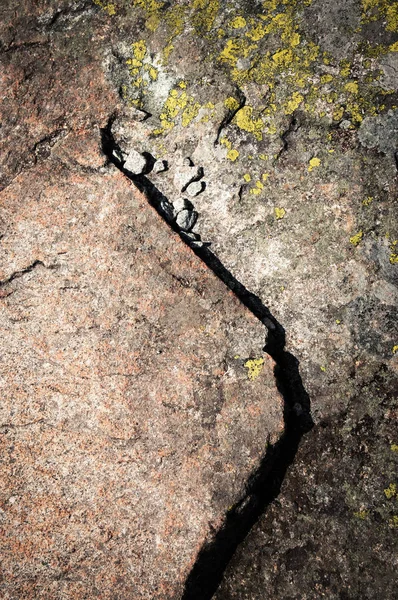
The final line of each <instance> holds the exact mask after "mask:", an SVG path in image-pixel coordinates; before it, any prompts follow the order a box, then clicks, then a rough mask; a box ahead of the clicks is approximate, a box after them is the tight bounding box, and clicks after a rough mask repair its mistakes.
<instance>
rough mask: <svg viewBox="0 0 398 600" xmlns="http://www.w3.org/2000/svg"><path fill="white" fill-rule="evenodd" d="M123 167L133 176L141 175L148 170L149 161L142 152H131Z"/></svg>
mask: <svg viewBox="0 0 398 600" xmlns="http://www.w3.org/2000/svg"><path fill="white" fill-rule="evenodd" d="M123 166H124V168H125V169H126V170H127V171H129V172H130V173H132V174H133V175H141V174H142V173H144V171H145V169H146V166H147V159H146V158H145V156H143V155H142V154H140V152H137V151H136V150H130V152H129V153H128V155H127V158H126V161H125V163H124V165H123Z"/></svg>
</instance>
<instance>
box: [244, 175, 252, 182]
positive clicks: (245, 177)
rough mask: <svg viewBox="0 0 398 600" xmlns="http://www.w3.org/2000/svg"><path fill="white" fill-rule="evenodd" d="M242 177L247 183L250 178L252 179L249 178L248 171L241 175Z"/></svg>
mask: <svg viewBox="0 0 398 600" xmlns="http://www.w3.org/2000/svg"><path fill="white" fill-rule="evenodd" d="M243 179H244V180H245V181H246V183H249V181H251V180H252V178H251V176H250V173H245V174H244V175H243Z"/></svg>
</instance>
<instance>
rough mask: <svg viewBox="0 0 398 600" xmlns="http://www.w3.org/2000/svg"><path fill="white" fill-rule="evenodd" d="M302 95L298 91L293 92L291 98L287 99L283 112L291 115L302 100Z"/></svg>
mask: <svg viewBox="0 0 398 600" xmlns="http://www.w3.org/2000/svg"><path fill="white" fill-rule="evenodd" d="M303 100H304V96H303V95H302V94H300V93H299V92H293V94H292V96H291V98H290V99H289V100H288V101H287V104H286V108H285V113H286V114H287V115H291V114H293V113H294V111H295V110H296V109H297V108H298V107H299V106H300V104H301V103H302V102H303Z"/></svg>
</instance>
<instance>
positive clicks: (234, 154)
mask: <svg viewBox="0 0 398 600" xmlns="http://www.w3.org/2000/svg"><path fill="white" fill-rule="evenodd" d="M238 156H239V152H238V151H237V150H234V149H232V150H228V152H227V158H229V160H232V162H235V160H236V159H237V158H238Z"/></svg>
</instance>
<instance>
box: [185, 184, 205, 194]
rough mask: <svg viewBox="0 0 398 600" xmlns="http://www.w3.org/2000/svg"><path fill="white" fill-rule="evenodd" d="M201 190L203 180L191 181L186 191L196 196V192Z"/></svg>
mask: <svg viewBox="0 0 398 600" xmlns="http://www.w3.org/2000/svg"><path fill="white" fill-rule="evenodd" d="M203 190H204V183H203V181H193V182H192V183H190V184H189V185H188V187H187V190H186V191H187V193H188V194H189V195H190V196H197V195H198V194H200V193H201V192H203Z"/></svg>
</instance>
